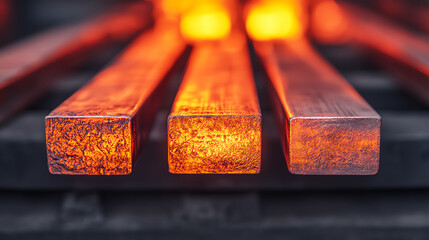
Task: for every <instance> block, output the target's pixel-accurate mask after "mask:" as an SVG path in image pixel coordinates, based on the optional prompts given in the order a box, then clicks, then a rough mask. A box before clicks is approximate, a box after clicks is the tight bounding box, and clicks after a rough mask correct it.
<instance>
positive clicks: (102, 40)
mask: <svg viewBox="0 0 429 240" xmlns="http://www.w3.org/2000/svg"><path fill="white" fill-rule="evenodd" d="M149 10H150V8H149V6H148V5H146V4H143V5H141V4H137V5H134V4H133V5H131V6H128V5H127V7H124V8H119V9H118V12H110V13H108V14H105V15H102V16H100V17H98V18H96V19H94V20H92V21H89V22H85V23H81V24H77V25H73V26H67V27H61V28H56V29H52V30H49V31H46V32H43V33H41V34H39V35H37V36H35V37H32V38H30V39H28V40H25V41H22V42H19V43H16V44H14V45H12V46H10V47H7V48H4V49H2V50H1V51H0V99H2V100H1V101H0V122H1V121H4V120H5V119H7V118H8V117H10V116H11V115H13V114H14V113H15V112H17V111H18V110H20V109H21V108H23V107H25V106H27V105H28V104H29V103H31V102H32V101H33V100H34V99H36V98H37V97H38V96H40V95H41V94H42V93H43V92H44V91H45V90H46V89H48V87H49V86H50V85H51V83H52V82H53V81H55V80H56V79H57V77H58V76H59V75H60V74H62V73H65V72H66V71H68V70H71V69H73V68H74V67H77V66H80V65H83V64H85V63H87V62H88V60H89V59H90V58H91V56H94V55H95V54H97V53H99V52H100V51H101V50H103V49H104V48H105V47H109V46H113V45H114V44H115V43H118V42H121V41H124V40H127V39H130V38H131V37H132V36H134V35H137V34H138V32H139V31H141V30H143V29H144V28H145V27H147V26H148V25H149V24H150V22H151V20H150V18H148V15H144V14H145V13H147V12H149ZM142 15H143V16H142ZM123 19H134V22H135V21H138V22H139V23H138V24H131V25H129V24H127V23H129V21H125V22H124V21H123ZM114 22H115V23H116V22H118V23H119V22H121V23H123V24H120V25H121V26H118V25H119V24H115V26H112V24H111V23H114ZM119 29H120V30H119Z"/></svg>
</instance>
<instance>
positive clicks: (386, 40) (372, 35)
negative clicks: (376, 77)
mask: <svg viewBox="0 0 429 240" xmlns="http://www.w3.org/2000/svg"><path fill="white" fill-rule="evenodd" d="M341 6H342V7H343V9H344V10H345V11H346V13H347V16H348V17H349V19H350V24H351V26H350V28H349V29H354V30H353V31H350V35H351V37H352V40H351V41H352V42H351V43H352V44H355V45H357V46H359V47H360V48H362V49H366V50H367V52H368V53H369V55H370V56H371V59H373V60H375V61H376V62H377V63H378V64H379V65H381V66H382V67H383V68H385V69H386V70H388V71H389V72H391V73H392V74H393V75H394V76H395V77H396V78H395V79H397V80H398V81H399V83H400V84H402V85H403V86H404V87H405V88H406V89H407V90H408V91H409V92H411V93H412V94H413V95H415V96H417V97H418V98H420V99H421V100H422V101H423V102H424V103H426V104H428V105H429V42H427V41H426V40H424V39H423V38H422V37H420V36H417V35H415V34H413V33H412V32H409V31H407V30H405V29H402V28H401V27H399V26H395V24H393V23H391V22H389V21H388V20H385V19H383V18H382V17H379V16H376V15H375V14H373V13H371V12H369V11H366V10H364V9H362V8H359V7H357V6H355V5H352V4H342V5H341Z"/></svg>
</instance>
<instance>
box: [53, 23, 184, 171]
mask: <svg viewBox="0 0 429 240" xmlns="http://www.w3.org/2000/svg"><path fill="white" fill-rule="evenodd" d="M185 47H186V45H185V43H184V42H183V41H182V40H181V39H180V38H179V35H178V33H177V32H176V30H175V29H174V28H173V27H166V26H159V27H158V28H156V29H155V30H153V31H151V32H149V33H145V34H143V35H142V36H141V37H139V38H138V39H137V40H136V41H135V42H134V43H133V44H132V45H131V46H130V47H129V48H128V49H127V50H126V51H125V52H124V53H123V54H122V55H121V56H120V57H119V58H118V59H117V60H116V61H115V63H113V64H112V65H111V66H109V67H108V68H106V69H105V70H104V71H103V72H101V73H100V74H98V75H97V76H96V77H95V78H94V79H93V80H92V81H91V82H90V83H89V84H88V85H86V86H85V87H84V88H82V89H81V90H79V91H78V92H76V93H75V94H74V95H73V96H72V97H70V98H69V99H68V100H67V101H65V102H64V103H63V104H61V105H60V106H59V107H58V108H56V109H55V110H54V111H53V112H52V113H51V114H50V115H49V116H47V117H46V145H47V151H48V163H49V170H50V172H51V173H53V174H85V175H123V174H130V173H131V171H132V167H133V164H134V163H135V162H136V158H137V156H138V154H139V153H140V150H141V148H142V145H143V142H144V141H145V139H146V137H147V135H148V132H149V129H150V125H151V123H152V120H153V119H154V117H155V113H156V110H157V109H158V106H159V101H160V99H162V93H163V90H164V87H165V84H166V79H167V78H166V77H167V75H168V73H169V72H170V70H171V69H172V67H173V66H174V64H175V62H176V61H177V60H178V59H179V57H180V56H181V55H182V54H183V52H184V50H185Z"/></svg>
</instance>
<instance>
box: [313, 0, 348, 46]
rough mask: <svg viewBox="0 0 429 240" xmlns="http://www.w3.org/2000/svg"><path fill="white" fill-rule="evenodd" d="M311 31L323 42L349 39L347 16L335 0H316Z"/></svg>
mask: <svg viewBox="0 0 429 240" xmlns="http://www.w3.org/2000/svg"><path fill="white" fill-rule="evenodd" d="M310 26H311V27H310V28H311V33H312V35H313V37H314V38H316V40H318V41H319V42H322V43H341V42H345V41H346V40H347V30H348V29H347V28H348V27H349V26H348V22H347V17H346V16H345V14H344V12H343V11H342V9H341V7H340V6H339V5H338V4H337V3H336V2H335V1H334V0H315V1H314V6H313V10H312V13H311V18H310Z"/></svg>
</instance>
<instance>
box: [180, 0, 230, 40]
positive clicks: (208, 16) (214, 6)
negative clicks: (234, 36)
mask: <svg viewBox="0 0 429 240" xmlns="http://www.w3.org/2000/svg"><path fill="white" fill-rule="evenodd" d="M180 30H181V32H182V35H183V37H184V38H185V39H188V40H190V41H198V40H216V39H223V38H226V37H227V36H228V35H229V33H230V31H231V15H230V13H229V11H228V8H227V7H226V6H225V5H223V4H220V3H217V2H216V1H209V2H208V3H207V2H204V1H203V2H199V3H198V4H195V5H194V6H192V8H191V9H190V10H189V11H188V12H186V13H185V14H183V15H182V18H181V21H180Z"/></svg>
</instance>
